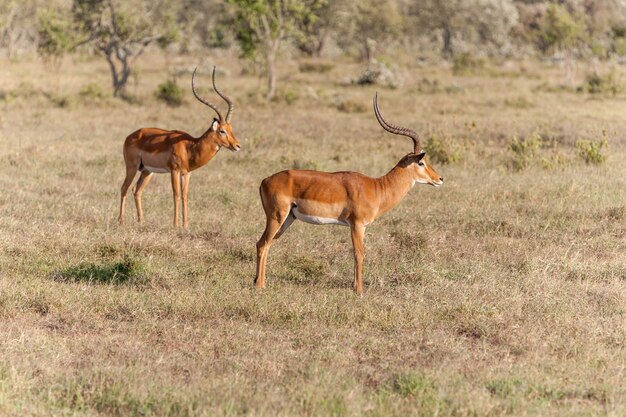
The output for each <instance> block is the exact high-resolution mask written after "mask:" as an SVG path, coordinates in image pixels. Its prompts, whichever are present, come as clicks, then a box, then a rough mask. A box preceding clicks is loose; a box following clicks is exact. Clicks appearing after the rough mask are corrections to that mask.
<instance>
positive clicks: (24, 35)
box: [0, 0, 37, 59]
mask: <svg viewBox="0 0 626 417" xmlns="http://www.w3.org/2000/svg"><path fill="white" fill-rule="evenodd" d="M36 10H37V4H36V2H35V1H34V0H23V1H17V0H0V46H4V47H6V49H7V56H8V58H9V59H12V58H13V57H14V56H15V54H16V51H17V49H18V45H19V44H20V43H31V44H32V43H33V40H34V39H35V38H36V31H35V30H33V27H34V24H33V23H34V21H35V20H36Z"/></svg>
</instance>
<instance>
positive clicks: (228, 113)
mask: <svg viewBox="0 0 626 417" xmlns="http://www.w3.org/2000/svg"><path fill="white" fill-rule="evenodd" d="M213 89H214V90H215V92H216V93H217V95H218V96H220V97H221V98H223V99H224V101H225V102H226V103H228V111H227V112H226V121H227V122H228V121H229V120H230V116H231V115H232V114H233V108H234V107H235V106H234V104H233V102H232V101H231V100H230V98H228V96H227V95H225V94H222V92H221V91H220V90H218V89H217V86H216V85H215V66H213Z"/></svg>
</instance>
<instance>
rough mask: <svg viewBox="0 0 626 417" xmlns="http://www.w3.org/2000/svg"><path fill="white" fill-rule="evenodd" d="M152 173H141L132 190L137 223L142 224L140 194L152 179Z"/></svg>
mask: <svg viewBox="0 0 626 417" xmlns="http://www.w3.org/2000/svg"><path fill="white" fill-rule="evenodd" d="M152 176H153V175H152V172H150V171H147V170H145V171H141V176H140V177H139V179H138V180H137V184H135V187H134V188H133V195H134V196H135V206H136V207H137V221H138V222H139V223H141V222H143V209H142V208H141V193H142V192H143V189H144V188H146V186H147V185H148V183H149V182H150V180H151V179H152Z"/></svg>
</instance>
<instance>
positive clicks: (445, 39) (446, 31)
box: [441, 21, 454, 59]
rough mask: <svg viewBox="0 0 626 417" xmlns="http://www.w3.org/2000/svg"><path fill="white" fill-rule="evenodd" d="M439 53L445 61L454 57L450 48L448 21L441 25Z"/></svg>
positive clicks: (450, 35)
mask: <svg viewBox="0 0 626 417" xmlns="http://www.w3.org/2000/svg"><path fill="white" fill-rule="evenodd" d="M441 53H442V54H443V57H444V58H445V59H450V58H452V56H453V55H454V50H453V48H452V28H450V22H448V21H445V22H444V23H443V48H442V50H441Z"/></svg>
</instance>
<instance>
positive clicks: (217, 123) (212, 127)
mask: <svg viewBox="0 0 626 417" xmlns="http://www.w3.org/2000/svg"><path fill="white" fill-rule="evenodd" d="M219 123H220V122H219V120H217V119H213V124H212V125H211V130H212V131H214V132H215V131H216V130H217V125H219Z"/></svg>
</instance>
